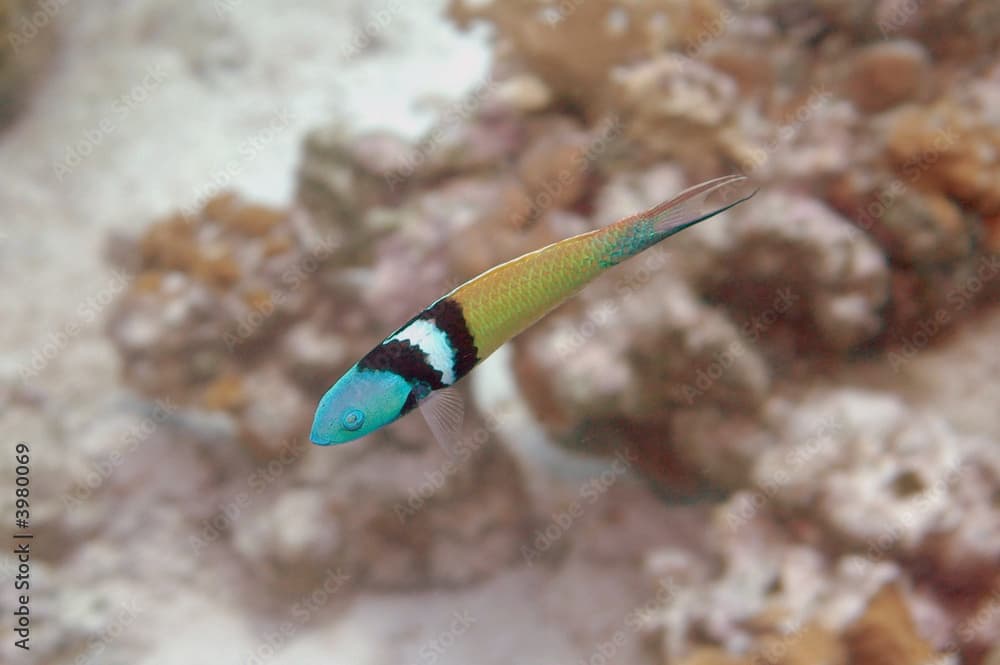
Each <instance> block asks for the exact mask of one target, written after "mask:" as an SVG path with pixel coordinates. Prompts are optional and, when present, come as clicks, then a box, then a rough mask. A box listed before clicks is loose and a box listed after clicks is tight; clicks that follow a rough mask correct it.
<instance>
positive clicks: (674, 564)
mask: <svg viewBox="0 0 1000 665" xmlns="http://www.w3.org/2000/svg"><path fill="white" fill-rule="evenodd" d="M746 498H747V497H746V496H742V495H737V496H736V497H734V499H733V500H732V501H731V502H729V503H727V504H724V505H722V506H720V507H719V508H718V509H717V510H716V513H715V519H714V521H713V522H712V523H711V525H710V527H709V534H708V541H709V556H708V557H707V558H705V557H703V558H700V559H695V558H694V557H692V556H691V554H690V553H689V552H686V551H683V550H678V549H663V550H661V551H660V552H659V553H658V554H657V555H655V556H654V557H652V558H651V559H650V561H649V563H648V568H649V571H650V573H651V574H652V575H653V577H654V578H655V580H656V584H657V585H658V586H659V587H660V588H662V589H665V590H666V594H665V600H664V603H663V605H662V607H661V608H660V609H659V610H654V611H652V612H650V613H648V614H647V615H646V616H645V617H644V618H645V628H646V629H647V630H649V631H658V632H660V634H661V635H662V637H661V640H660V648H661V650H662V653H663V662H666V663H678V664H680V665H698V664H705V663H724V664H729V665H743V664H744V663H746V664H749V663H761V662H766V663H774V664H775V665H795V664H797V663H817V662H822V663H844V664H846V663H864V664H871V665H875V664H876V663H912V664H913V665H919V664H920V663H927V662H941V663H947V662H951V663H954V662H956V661H955V660H954V657H953V656H945V655H943V654H942V653H940V652H939V651H938V650H937V649H936V648H935V647H934V646H933V645H932V644H931V643H930V642H929V641H928V640H927V639H926V638H925V637H923V636H922V634H921V632H922V631H921V630H920V627H919V626H918V625H917V623H916V622H915V620H914V617H913V613H912V610H911V609H910V606H911V605H913V604H919V603H920V602H921V600H920V599H919V597H918V594H917V593H916V592H915V591H914V590H911V589H908V588H907V587H906V586H905V584H903V583H902V582H901V578H900V573H899V570H898V569H897V567H896V566H895V564H893V563H887V562H871V561H868V560H865V559H863V558H861V557H857V556H853V555H842V556H836V555H833V556H831V555H828V554H824V553H823V549H824V548H823V547H822V543H821V542H820V537H819V532H818V531H817V530H815V529H812V528H811V527H810V525H808V523H806V522H799V523H797V528H793V529H791V530H789V529H788V527H787V526H786V525H784V524H782V523H781V522H780V521H779V520H776V519H775V518H774V516H773V515H772V514H771V513H770V511H769V510H768V508H767V507H764V506H755V507H754V512H753V513H752V514H747V513H746V511H745V508H744V506H743V505H741V504H742V503H743V501H744V500H745V499H746Z"/></svg>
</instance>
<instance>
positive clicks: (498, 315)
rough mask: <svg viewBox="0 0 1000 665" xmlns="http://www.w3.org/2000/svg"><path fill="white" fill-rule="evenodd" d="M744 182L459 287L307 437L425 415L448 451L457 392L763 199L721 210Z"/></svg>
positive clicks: (327, 409)
mask: <svg viewBox="0 0 1000 665" xmlns="http://www.w3.org/2000/svg"><path fill="white" fill-rule="evenodd" d="M745 179H746V178H745V176H741V175H729V176H723V177H721V178H715V179H713V180H709V181H707V182H703V183H701V184H699V185H695V186H694V187H691V188H689V189H686V190H684V191H683V192H681V193H680V194H678V195H677V196H675V197H674V198H672V199H670V200H668V201H665V202H663V203H661V204H659V205H657V206H655V207H653V208H650V209H649V210H646V211H645V212H641V213H638V214H635V215H632V216H631V217H627V218H625V219H622V220H620V221H617V222H614V223H612V224H610V225H608V226H605V227H603V228H599V229H596V230H593V231H588V232H585V233H581V234H579V235H576V236H573V237H570V238H566V239H565V240H561V241H558V242H555V243H553V244H551V245H548V246H546V247H543V248H541V249H538V250H535V251H533V252H529V253H527V254H524V255H522V256H519V257H517V258H515V259H512V260H510V261H507V262H506V263H502V264H500V265H498V266H496V267H494V268H491V269H489V270H487V271H486V272H484V273H482V274H480V275H479V276H478V277H474V278H472V279H470V280H469V281H467V282H465V283H464V284H462V285H460V286H458V287H456V288H455V289H453V290H452V291H450V292H449V293H447V294H445V295H444V296H442V297H441V298H439V299H437V300H436V301H434V302H433V303H432V304H431V305H430V306H428V307H427V308H426V309H424V310H423V311H421V312H420V313H419V314H417V315H416V316H414V317H413V318H411V319H410V320H409V321H407V322H406V323H404V324H403V325H402V326H400V327H399V328H397V329H396V330H395V331H394V332H393V333H391V334H390V335H389V336H388V337H386V338H385V339H384V340H382V342H381V343H379V344H378V345H377V346H376V347H375V348H374V349H372V350H371V351H370V352H369V353H367V354H366V355H365V356H364V357H363V358H361V360H359V361H358V362H357V363H355V364H354V366H352V367H351V368H350V369H349V370H347V372H346V373H345V374H344V375H343V376H342V377H341V378H340V379H338V380H337V381H336V382H335V383H334V384H333V385H332V386H331V387H330V388H329V389H328V390H327V391H326V393H325V394H324V395H323V396H322V398H321V399H320V401H319V404H318V406H317V408H316V413H315V416H314V418H313V425H312V430H311V432H310V435H309V438H310V439H311V440H312V442H313V443H315V444H317V445H320V446H329V445H333V444H341V443H347V442H349V441H354V440H357V439H360V438H362V437H364V436H367V435H368V434H371V433H372V432H374V431H376V430H378V429H381V428H382V427H385V426H386V425H388V424H390V423H392V422H394V421H395V420H397V419H399V418H401V417H402V416H405V415H406V414H408V413H410V412H411V411H413V410H414V409H415V408H417V407H418V406H420V407H421V411H422V412H423V413H424V416H425V418H426V419H427V422H428V424H429V425H430V427H431V430H432V433H433V434H434V436H435V437H436V438H437V439H438V441H439V442H440V443H442V444H443V445H445V447H446V449H447V447H448V445H449V444H448V440H449V439H452V438H453V437H454V429H455V428H456V427H457V426H458V425H457V424H456V423H460V420H461V402H460V397H458V396H457V393H456V392H455V390H454V389H453V388H452V387H453V386H454V385H455V383H457V382H458V381H460V380H461V379H462V378H463V377H464V376H466V375H467V374H468V373H469V372H471V371H472V369H473V368H474V367H475V366H476V365H478V364H479V363H480V362H482V361H483V360H485V359H486V358H487V357H488V356H489V355H490V354H492V353H493V352H494V351H496V350H497V349H498V348H499V347H500V346H501V345H503V344H504V343H506V342H507V341H508V340H510V339H512V338H513V337H515V336H516V335H518V334H519V333H521V332H522V331H524V330H525V329H527V328H529V327H530V326H532V325H533V324H534V323H536V322H537V321H538V320H539V319H541V318H542V317H543V316H545V315H546V314H548V313H549V312H550V311H552V310H553V309H555V308H556V307H557V306H559V305H560V304H562V303H563V302H565V301H566V300H567V299H569V298H570V297H571V296H573V295H575V294H576V293H577V292H578V291H580V290H581V289H582V288H583V287H584V286H585V285H586V284H587V283H588V282H590V281H591V280H593V279H594V278H595V277H597V276H598V275H600V274H601V273H603V272H604V271H605V270H607V269H609V268H611V267H613V266H616V265H618V264H619V263H621V262H622V261H624V260H626V259H628V258H630V257H632V256H635V255H637V254H639V253H640V252H642V251H644V250H646V249H648V248H650V247H652V246H653V245H655V244H657V243H659V242H661V241H662V240H664V239H666V238H668V237H670V236H672V235H674V234H675V233H678V232H680V231H683V230H684V229H687V228H690V227H692V226H694V225H695V224H698V223H699V222H702V221H705V220H706V219H710V218H712V217H715V216H716V215H718V214H720V213H723V212H725V211H726V210H729V209H730V208H732V207H733V206H736V205H738V204H740V203H742V202H744V201H746V200H747V199H749V198H751V197H752V196H753V195H754V194H756V191H757V190H753V191H752V192H750V193H749V194H746V195H744V196H740V197H738V198H736V199H735V200H732V201H731V202H729V203H725V204H724V205H721V206H718V207H714V208H710V207H708V204H707V199H708V198H709V196H710V195H712V194H713V193H716V192H719V191H720V190H723V189H724V188H727V187H729V186H731V185H735V184H736V183H739V182H740V181H743V180H745ZM435 397H437V399H435Z"/></svg>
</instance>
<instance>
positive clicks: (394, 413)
mask: <svg viewBox="0 0 1000 665" xmlns="http://www.w3.org/2000/svg"><path fill="white" fill-rule="evenodd" d="M410 389H411V386H410V384H409V383H408V382H407V381H406V379H404V378H403V377H401V376H399V375H398V374H396V373H395V372H391V371H388V370H377V369H358V366H357V365H355V366H354V367H352V368H351V369H350V370H348V372H347V373H346V374H344V376H342V377H340V380H339V381H337V383H335V384H333V387H332V388H330V389H329V390H328V391H326V394H325V395H323V399H321V400H320V401H319V406H318V407H317V408H316V416H315V418H314V419H313V426H312V432H311V433H310V434H309V438H310V439H311V440H312V442H313V443H315V444H317V445H320V446H329V445H333V444H336V443H347V442H348V441H354V440H355V439H360V438H361V437H363V436H365V435H366V434H368V433H370V432H373V431H375V430H377V429H378V428H380V427H382V426H384V425H388V424H389V423H391V422H392V421H394V420H396V419H397V418H399V416H400V413H401V412H402V410H403V405H404V404H406V400H407V398H408V397H409V396H410Z"/></svg>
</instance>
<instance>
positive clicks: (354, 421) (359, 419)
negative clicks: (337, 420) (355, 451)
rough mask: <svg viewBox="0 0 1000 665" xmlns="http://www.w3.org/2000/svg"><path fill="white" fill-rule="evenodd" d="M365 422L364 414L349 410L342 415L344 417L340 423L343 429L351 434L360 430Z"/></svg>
mask: <svg viewBox="0 0 1000 665" xmlns="http://www.w3.org/2000/svg"><path fill="white" fill-rule="evenodd" d="M364 422H365V414H363V413H361V412H360V411H358V410H357V409H350V410H348V411H347V412H346V413H344V417H343V418H342V419H341V423H342V424H343V426H344V429H346V430H349V431H351V432H353V431H355V430H358V429H361V425H362V424H364Z"/></svg>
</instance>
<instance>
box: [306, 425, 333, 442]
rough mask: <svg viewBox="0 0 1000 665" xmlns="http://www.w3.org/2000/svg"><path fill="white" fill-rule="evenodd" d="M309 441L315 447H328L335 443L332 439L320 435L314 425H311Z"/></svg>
mask: <svg viewBox="0 0 1000 665" xmlns="http://www.w3.org/2000/svg"><path fill="white" fill-rule="evenodd" d="M309 440H310V441H312V442H313V443H314V444H316V445H317V446H330V445H333V444H334V443H336V441H334V440H333V437H331V436H329V435H324V434H320V433H319V428H317V427H316V425H313V428H312V431H311V432H309Z"/></svg>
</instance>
